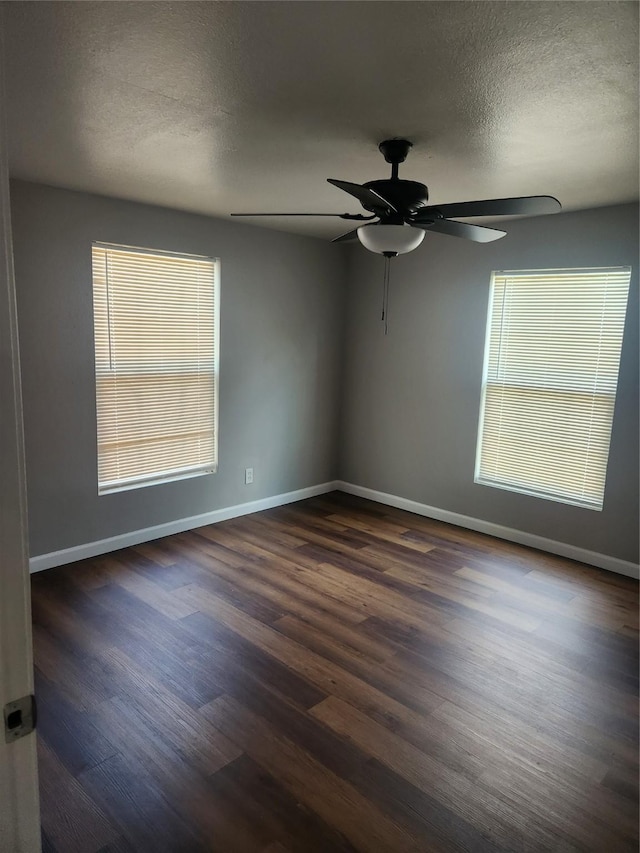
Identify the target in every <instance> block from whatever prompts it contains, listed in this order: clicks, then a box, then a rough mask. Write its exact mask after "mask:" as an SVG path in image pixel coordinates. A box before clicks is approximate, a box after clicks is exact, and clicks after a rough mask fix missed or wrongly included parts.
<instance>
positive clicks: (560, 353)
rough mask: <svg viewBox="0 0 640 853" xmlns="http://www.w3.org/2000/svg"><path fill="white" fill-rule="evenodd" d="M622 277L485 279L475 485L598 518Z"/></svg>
mask: <svg viewBox="0 0 640 853" xmlns="http://www.w3.org/2000/svg"><path fill="white" fill-rule="evenodd" d="M630 277H631V270H630V269H629V267H617V268H607V269H565V270H525V271H517V272H495V273H494V274H493V277H492V284H491V297H490V302H489V316H488V322H487V342H486V350H485V367H484V378H483V388H482V403H481V407H480V428H479V433H478V449H477V454H476V473H475V482H476V483H482V484H483V485H487V486H497V487H498V488H503V489H509V490H512V491H516V492H524V493H526V494H530V495H536V496H538V497H541V498H548V499H550V500H556V501H562V502H564V503H570V504H576V505H578V506H583V507H588V508H590V509H596V510H600V509H602V504H603V499H604V485H605V477H606V471H607V458H608V455H609V441H610V437H611V424H612V421H613V409H614V404H615V398H616V385H617V382H618V365H619V362H620V350H621V347H622V333H623V328H624V318H625V311H626V304H627V294H628V290H629V279H630Z"/></svg>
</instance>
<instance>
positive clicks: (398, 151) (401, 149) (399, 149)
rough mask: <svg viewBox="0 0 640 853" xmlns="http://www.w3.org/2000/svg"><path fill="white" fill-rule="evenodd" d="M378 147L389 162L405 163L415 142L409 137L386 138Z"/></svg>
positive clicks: (393, 163)
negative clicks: (410, 140)
mask: <svg viewBox="0 0 640 853" xmlns="http://www.w3.org/2000/svg"><path fill="white" fill-rule="evenodd" d="M378 148H379V149H380V152H381V154H382V156H383V157H384V159H385V160H386V161H387V163H391V164H392V165H397V164H398V163H404V161H405V160H406V158H407V154H408V153H409V151H411V149H412V148H413V144H412V143H411V142H409V140H408V139H385V140H384V141H383V142H381V143H380V145H378Z"/></svg>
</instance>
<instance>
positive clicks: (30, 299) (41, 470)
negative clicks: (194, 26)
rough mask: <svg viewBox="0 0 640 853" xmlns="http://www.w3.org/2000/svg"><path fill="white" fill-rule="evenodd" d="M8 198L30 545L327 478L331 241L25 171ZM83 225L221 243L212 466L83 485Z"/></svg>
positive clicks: (334, 408)
mask: <svg viewBox="0 0 640 853" xmlns="http://www.w3.org/2000/svg"><path fill="white" fill-rule="evenodd" d="M11 201H12V215H13V231H14V253H15V269H16V286H17V292H18V319H19V333H20V350H21V358H22V373H23V395H24V418H25V437H26V456H27V478H28V499H29V527H30V553H31V555H32V556H35V555H40V554H45V553H48V552H51V551H56V550H59V549H63V548H68V547H72V546H74V545H81V544H84V543H87V542H92V541H95V540H99V539H103V538H106V537H110V536H115V535H118V534H121V533H126V532H129V531H132V530H137V529H140V528H145V527H149V526H152V525H156V524H162V523H164V522H168V521H172V520H175V519H180V518H185V517H189V516H192V515H197V514H200V513H204V512H209V511H211V510H214V509H217V508H220V507H225V506H232V505H234V504H238V503H243V502H245V501H251V500H256V499H258V498H261V497H265V496H269V495H275V494H280V493H282V492H288V491H292V490H295V489H300V488H303V487H305V486H310V485H315V484H318V483H322V482H325V481H327V480H331V479H334V478H335V476H336V473H337V470H336V465H337V426H338V405H339V400H340V388H339V383H340V370H341V364H342V341H343V328H342V324H343V318H344V308H343V300H344V292H345V250H344V248H343V247H337V246H331V245H329V244H327V243H325V242H323V241H321V240H314V239H310V238H305V237H298V236H291V235H287V234H283V233H279V232H275V231H268V230H265V229H260V228H254V227H252V226H249V225H244V224H237V223H231V222H226V221H224V220H216V219H211V218H207V217H203V216H195V215H191V214H187V213H180V212H177V211H173V210H167V209H162V208H157V207H149V206H145V205H139V204H133V203H130V202H124V201H119V200H116V199H108V198H102V197H98V196H91V195H87V194H84V193H76V192H70V191H66V190H60V189H53V188H50V187H44V186H39V185H36V184H30V183H24V182H14V183H13V184H12V186H11ZM94 240H99V241H105V242H112V243H125V244H128V245H134V246H146V247H150V248H158V249H167V250H173V251H177V252H192V253H194V254H203V255H211V256H216V257H220V258H221V281H222V297H221V331H220V424H219V426H220V432H219V435H220V445H219V468H218V472H217V473H216V474H213V475H208V476H203V477H197V478H194V479H189V480H182V481H178V482H173V483H167V484H163V485H158V486H150V487H147V488H143V489H137V490H132V491H127V492H120V493H116V494H112V495H103V496H101V497H98V494H97V485H96V416H95V391H94V387H95V386H94V357H93V314H92V289H91V251H90V249H91V242H92V241H94ZM247 466H252V467H253V468H254V476H255V482H254V484H253V485H252V486H245V485H244V469H245V467H247Z"/></svg>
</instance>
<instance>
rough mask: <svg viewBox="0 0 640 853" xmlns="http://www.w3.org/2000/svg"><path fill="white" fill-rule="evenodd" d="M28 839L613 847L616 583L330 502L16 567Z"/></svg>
mask: <svg viewBox="0 0 640 853" xmlns="http://www.w3.org/2000/svg"><path fill="white" fill-rule="evenodd" d="M33 621H34V641H35V658H36V676H37V684H36V692H37V697H38V703H39V711H40V717H39V727H38V731H39V757H40V784H41V796H42V826H43V848H44V851H45V853H49V851H58V853H96V851H102V853H107V851H110V852H111V853H116V851H117V853H124V851H150V853H164V851H172V853H173V851H175V852H176V853H178V852H179V851H185V853H189V851H217V853H252V852H253V851H255V853H332V851H336V853H337V851H368V853H411V851H421V852H422V851H429V853H430V851H434V853H437V851H457V850H466V851H474V853H475V851H493V850H512V851H518V853H522V852H523V851H547V850H549V851H573V850H581V851H603V853H621V851H634V853H635V851H636V850H637V849H638V739H637V736H638V729H637V689H638V658H637V652H638V584H637V582H635V581H632V580H629V579H627V578H623V577H619V576H617V575H614V574H611V573H608V572H605V571H601V570H598V569H593V568H589V567H587V566H583V565H581V564H578V563H574V562H572V561H570V560H564V559H562V558H556V557H552V556H550V555H548V554H543V553H541V552H537V551H531V550H529V549H526V548H523V547H520V546H517V545H511V544H509V543H505V542H501V541H498V540H495V539H492V538H490V537H487V536H483V535H480V534H476V533H472V532H469V531H465V530H462V529H460V528H455V527H451V526H449V525H446V524H442V523H439V522H435V521H431V520H428V519H425V518H421V517H418V516H414V515H411V514H409V513H404V512H401V511H399V510H394V509H391V508H389V507H384V506H381V505H379V504H373V503H370V502H367V501H363V500H360V499H357V498H353V497H349V496H347V495H342V494H338V493H335V494H332V495H327V496H323V497H319V498H314V499H312V500H308V501H304V502H302V503H299V504H295V505H290V506H287V507H281V508H278V509H274V510H269V511H267V512H263V513H260V514H257V515H253V516H245V517H244V518H239V519H235V520H231V521H226V522H223V523H221V524H217V525H215V526H210V527H204V528H201V529H199V530H197V531H192V532H189V533H182V534H179V535H177V536H171V537H168V538H166V539H162V540H158V541H156V542H153V543H149V544H146V545H140V546H138V547H135V548H127V549H126V550H122V551H118V552H115V553H112V554H109V555H107V556H104V557H100V558H96V559H92V560H85V561H84V562H82V563H75V564H72V565H70V566H65V567H61V568H57V569H51V570H49V571H45V572H42V573H40V574H37V575H34V576H33Z"/></svg>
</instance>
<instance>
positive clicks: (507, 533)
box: [334, 480, 640, 580]
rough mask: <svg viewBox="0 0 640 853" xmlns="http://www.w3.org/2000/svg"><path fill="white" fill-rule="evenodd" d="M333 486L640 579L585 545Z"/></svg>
mask: <svg viewBox="0 0 640 853" xmlns="http://www.w3.org/2000/svg"><path fill="white" fill-rule="evenodd" d="M334 485H335V488H336V489H339V490H340V491H341V492H348V493H349V494H351V495H358V496H359V497H361V498H367V499H368V500H370V501H376V502H377V503H381V504H386V505H387V506H393V507H396V508H397V509H404V510H407V512H414V513H415V514H416V515H424V516H427V518H434V519H436V520H437V521H446V522H447V523H448V524H455V525H457V526H458V527H465V528H467V529H468V530H475V531H477V532H478V533H486V534H488V535H489V536H496V537H497V538H498V539H506V540H507V541H508V542H516V543H517V544H518V545H527V546H528V547H529V548H537V549H538V550H539V551H547V552H548V553H550V554H557V555H558V556H560V557H568V558H569V559H571V560H577V561H578V562H580V563H586V564H587V565H589V566H597V567H598V568H600V569H606V570H607V571H609V572H615V573H616V574H619V575H626V576H627V577H630V578H635V579H636V580H637V579H638V578H640V567H639V566H637V565H636V564H635V563H629V562H627V561H626V560H620V559H618V558H617V557H609V556H608V555H607V554H598V553H597V552H596V551H587V550H586V549H585V548H578V547H577V546H575V545H568V544H567V543H565V542H556V541H555V540H553V539H546V538H545V537H544V536H536V535H535V534H533V533H525V532H524V531H523V530H515V529H514V528H511V527H503V526H502V525H501V524H493V523H492V522H490V521H483V520H482V519H479V518H472V517H471V516H468V515H460V514H458V513H457V512H449V510H446V509H438V508H437V507H433V506H428V505H427V504H421V503H418V502H417V501H411V500H408V499H407V498H400V497H398V496H397V495H389V494H387V493H386V492H377V491H375V490H374V489H367V488H365V487H364V486H356V485H354V484H353V483H345V482H344V481H343V480H338V481H337V482H336V483H335V484H334Z"/></svg>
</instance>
